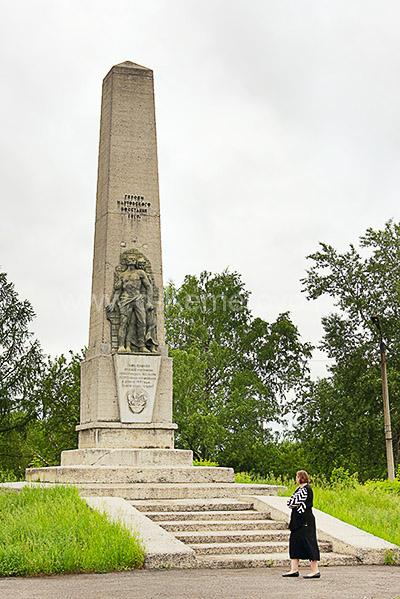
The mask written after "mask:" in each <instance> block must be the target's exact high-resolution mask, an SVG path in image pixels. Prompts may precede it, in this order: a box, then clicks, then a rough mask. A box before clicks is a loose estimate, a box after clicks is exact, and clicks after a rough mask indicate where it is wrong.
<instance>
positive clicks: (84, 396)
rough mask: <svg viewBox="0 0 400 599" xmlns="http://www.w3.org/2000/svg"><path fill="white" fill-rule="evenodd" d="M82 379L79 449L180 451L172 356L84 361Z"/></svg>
mask: <svg viewBox="0 0 400 599" xmlns="http://www.w3.org/2000/svg"><path fill="white" fill-rule="evenodd" d="M81 378H82V390H81V423H80V424H79V426H78V427H77V430H78V432H79V448H81V449H86V448H90V447H93V448H97V447H105V448H146V447H147V448H160V449H162V448H164V449H171V448H173V447H174V430H175V429H176V428H177V427H176V424H173V423H172V360H171V358H167V357H166V356H161V355H156V354H114V355H100V356H95V357H93V358H90V359H87V360H85V361H84V362H83V363H82V377H81ZM94 399H96V401H94Z"/></svg>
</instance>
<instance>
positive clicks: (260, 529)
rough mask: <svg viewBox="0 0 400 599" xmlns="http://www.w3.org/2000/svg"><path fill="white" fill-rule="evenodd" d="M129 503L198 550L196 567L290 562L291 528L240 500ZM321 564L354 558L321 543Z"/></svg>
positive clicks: (342, 562)
mask: <svg viewBox="0 0 400 599" xmlns="http://www.w3.org/2000/svg"><path fill="white" fill-rule="evenodd" d="M131 503H132V505H133V506H134V507H135V508H137V509H138V510H140V511H141V512H143V513H144V514H145V515H146V516H147V517H148V518H150V519H151V520H153V521H154V522H157V524H159V525H160V526H161V527H162V528H164V529H165V530H167V531H169V532H171V533H172V534H173V535H174V536H175V537H176V538H177V539H179V540H180V541H182V542H183V543H186V544H188V545H189V546H190V547H191V548H192V549H193V550H194V551H195V554H196V560H197V566H198V567H199V568H256V567H270V566H288V565H289V559H288V542H289V534H290V533H289V530H288V528H287V526H286V523H284V522H277V521H274V520H272V519H271V515H270V513H269V512H260V511H257V510H255V509H254V505H253V503H251V502H250V501H245V500H238V499H197V500H196V499H187V500H173V501H133V502H131ZM319 545H320V549H321V564H322V565H325V566H327V565H332V566H333V565H335V566H337V565H353V564H357V563H358V561H357V559H356V558H355V557H354V556H350V555H342V554H337V553H334V552H333V551H332V545H331V543H329V542H327V541H321V540H320V541H319Z"/></svg>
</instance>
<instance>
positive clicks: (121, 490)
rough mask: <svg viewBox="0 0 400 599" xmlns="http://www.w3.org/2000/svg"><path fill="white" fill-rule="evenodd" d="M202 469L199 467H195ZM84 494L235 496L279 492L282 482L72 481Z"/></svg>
mask: <svg viewBox="0 0 400 599" xmlns="http://www.w3.org/2000/svg"><path fill="white" fill-rule="evenodd" d="M196 469H199V468H196ZM73 484H75V486H76V487H77V488H78V491H79V492H80V494H81V495H83V496H85V497H86V496H94V497H96V496H97V497H98V496H101V497H122V498H123V499H127V500H134V499H137V500H145V499H151V500H158V499H161V500H164V499H211V498H236V499H240V497H241V496H243V495H244V496H248V495H277V493H278V490H279V489H282V487H279V486H273V485H246V484H237V483H180V484H178V483H174V484H171V483H147V484H145V483H136V484H131V485H128V484H118V483H115V484H113V483H112V482H109V483H108V484H106V483H104V484H98V483H86V484H85V483H81V484H80V483H73Z"/></svg>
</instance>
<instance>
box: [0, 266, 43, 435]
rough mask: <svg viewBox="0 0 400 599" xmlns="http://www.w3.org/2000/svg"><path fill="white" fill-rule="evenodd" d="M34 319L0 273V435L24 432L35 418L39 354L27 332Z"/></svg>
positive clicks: (34, 341)
mask: <svg viewBox="0 0 400 599" xmlns="http://www.w3.org/2000/svg"><path fill="white" fill-rule="evenodd" d="M34 316H35V314H34V311H33V308H32V306H31V304H30V303H29V302H28V301H27V300H20V299H19V298H18V295H17V293H16V291H15V289H14V285H13V284H12V283H10V282H8V281H7V275H6V273H4V272H0V433H7V432H8V431H12V430H20V429H22V428H24V427H25V426H26V425H27V423H28V422H29V421H31V420H32V419H34V418H35V417H36V414H37V401H36V400H37V390H38V386H39V382H40V379H41V376H42V373H43V354H42V351H41V349H40V345H39V342H38V341H37V340H36V339H35V338H34V336H33V333H32V332H31V331H30V330H29V327H30V324H31V322H32V320H33V318H34Z"/></svg>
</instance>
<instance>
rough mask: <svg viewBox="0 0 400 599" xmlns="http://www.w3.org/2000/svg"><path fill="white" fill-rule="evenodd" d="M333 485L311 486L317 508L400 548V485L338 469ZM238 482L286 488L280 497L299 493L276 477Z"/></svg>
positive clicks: (242, 474) (245, 476)
mask: <svg viewBox="0 0 400 599" xmlns="http://www.w3.org/2000/svg"><path fill="white" fill-rule="evenodd" d="M334 473H335V474H336V476H335V477H332V478H331V480H330V481H327V480H323V479H318V478H316V479H315V481H314V483H313V484H312V488H313V490H314V507H316V508H317V509H319V510H321V511H323V512H326V513H328V514H331V516H335V518H339V520H343V521H344V522H347V523H348V524H352V525H353V526H357V527H358V528H361V529H362V530H366V531H367V532H370V533H371V534H373V535H376V536H378V537H381V538H382V539H385V540H386V541H389V542H391V543H395V544H396V545H400V499H399V493H400V481H398V480H396V481H393V482H392V481H368V482H367V483H365V484H364V485H362V484H360V483H359V482H357V478H356V475H355V474H353V475H350V474H349V473H348V472H347V471H345V470H343V469H336V471H335V472H334ZM235 480H236V482H241V483H253V484H254V483H256V484H272V485H283V486H285V487H286V488H285V489H282V490H281V491H279V495H281V496H282V495H284V496H290V495H291V494H292V493H293V491H294V490H295V489H296V486H297V485H296V483H295V482H294V481H293V479H289V478H286V477H276V476H274V475H273V474H270V475H267V476H265V477H260V476H257V475H253V474H248V473H246V472H240V473H238V474H236V475H235Z"/></svg>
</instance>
